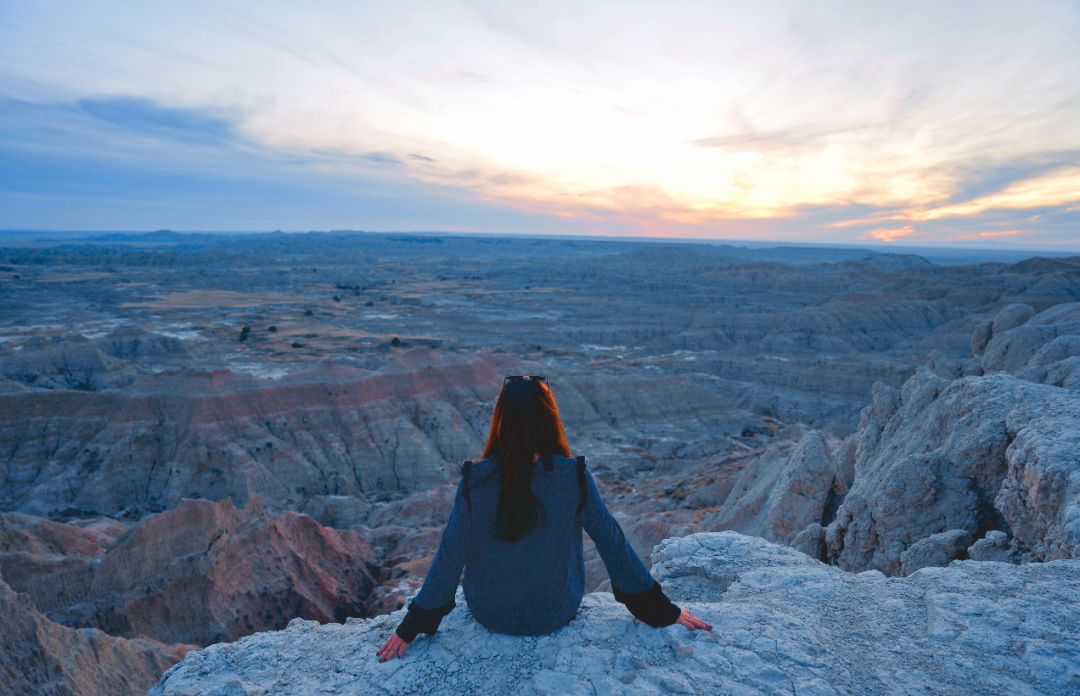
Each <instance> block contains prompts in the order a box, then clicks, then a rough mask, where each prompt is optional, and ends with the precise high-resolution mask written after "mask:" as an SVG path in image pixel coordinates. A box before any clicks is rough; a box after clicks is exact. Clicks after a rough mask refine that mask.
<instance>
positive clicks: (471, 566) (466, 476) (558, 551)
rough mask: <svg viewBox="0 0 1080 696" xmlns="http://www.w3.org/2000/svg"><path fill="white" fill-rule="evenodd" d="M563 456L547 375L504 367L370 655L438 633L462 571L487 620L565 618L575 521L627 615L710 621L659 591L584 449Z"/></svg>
mask: <svg viewBox="0 0 1080 696" xmlns="http://www.w3.org/2000/svg"><path fill="white" fill-rule="evenodd" d="M543 453H549V454H546V455H545V456H541V454H543ZM559 453H564V454H565V455H569V454H570V453H571V450H570V446H569V443H568V442H567V440H566V432H565V429H564V427H563V424H562V420H561V418H560V417H559V411H558V405H557V404H556V402H555V397H554V395H553V393H552V392H551V390H550V389H549V388H548V386H547V383H546V378H545V377H544V376H542V375H509V376H507V377H506V378H505V379H504V381H503V388H502V390H501V391H500V392H499V396H498V399H497V400H496V403H495V411H494V413H493V414H492V418H491V429H490V432H489V434H488V440H487V444H486V445H485V447H484V453H483V456H484V459H480V460H477V461H470V460H466V461H465V462H464V463H463V465H462V469H461V477H460V479H459V481H458V486H457V491H456V492H455V494H454V504H453V507H452V509H451V511H450V520H449V521H448V522H447V524H446V529H445V530H444V532H443V538H442V542H441V543H440V544H439V550H438V551H437V552H436V554H435V558H434V559H433V560H432V563H431V568H430V569H429V570H428V574H427V577H426V578H425V579H424V584H423V586H422V587H421V588H420V591H419V592H418V593H417V594H416V595H415V597H413V599H412V601H411V602H410V603H409V610H408V612H407V613H406V615H405V618H404V619H403V620H402V622H401V623H400V624H399V625H398V627H397V629H395V632H394V635H392V636H391V637H390V638H389V639H387V642H386V643H385V644H384V645H383V646H382V648H380V649H379V651H378V652H377V653H376V654H378V655H379V656H380V659H384V660H385V659H389V658H390V657H393V656H395V655H402V654H404V651H405V646H407V645H408V644H409V643H411V642H412V640H413V639H414V638H415V637H416V635H417V634H418V633H426V634H428V635H435V632H436V631H437V630H438V628H439V624H440V623H441V622H442V619H443V617H444V616H446V615H447V614H448V613H450V612H451V611H452V610H453V609H454V607H455V606H456V603H455V595H456V593H457V587H458V583H459V582H460V581H461V575H462V572H463V571H464V574H465V580H464V590H465V600H466V602H467V603H468V605H469V609H470V610H471V612H472V614H473V617H474V618H475V619H476V620H477V621H478V622H479V623H480V624H481V625H483V626H485V627H487V628H488V629H490V630H492V631H496V632H499V633H507V634H510V635H539V634H543V633H549V632H551V631H553V630H555V629H558V628H559V627H561V626H564V625H566V624H567V623H569V622H570V621H571V620H572V619H573V618H574V616H575V614H576V613H577V609H578V607H579V606H580V604H581V598H582V596H583V594H584V590H585V586H584V585H585V563H584V559H583V558H582V536H581V535H582V531H583V530H584V531H585V532H587V533H588V535H589V537H590V538H591V539H592V540H593V542H595V543H596V548H597V551H598V552H599V553H600V557H601V558H602V559H603V561H604V565H605V567H606V568H607V571H608V574H609V575H610V577H611V587H612V594H614V595H615V599H616V600H617V601H619V602H622V603H623V604H625V605H626V607H627V609H629V610H630V613H631V614H633V615H634V616H635V617H637V618H638V619H640V620H641V621H644V622H645V623H647V624H648V625H650V626H653V627H657V628H658V627H662V626H669V625H671V624H673V623H675V622H676V621H678V622H679V623H681V624H683V625H684V626H686V627H687V628H688V629H690V630H694V629H696V628H705V629H706V630H709V629H710V628H711V627H709V625H708V624H707V623H705V622H704V621H701V620H700V619H698V618H697V617H695V616H693V615H692V614H690V612H687V611H683V610H681V609H680V608H679V607H678V606H676V605H675V604H673V603H672V602H671V601H670V600H669V599H668V598H667V596H666V595H664V592H663V590H662V589H661V588H660V583H658V582H657V581H656V580H655V579H653V577H652V575H650V574H649V570H648V568H646V567H645V564H644V563H642V561H641V558H640V557H639V556H638V555H637V553H635V552H634V549H633V548H632V547H631V546H630V543H629V542H628V541H627V540H626V536H625V535H624V534H623V531H622V528H621V527H620V526H619V523H618V522H616V520H615V518H614V517H613V516H612V515H611V513H610V512H609V511H608V509H607V506H606V505H605V504H604V501H603V498H602V497H601V495H600V491H599V490H598V488H597V486H596V481H595V480H594V479H593V476H592V473H591V472H590V471H589V470H588V467H587V466H586V465H585V458H584V457H581V456H579V457H569V456H563V454H559ZM503 476H506V477H507V478H506V480H505V482H504V481H503Z"/></svg>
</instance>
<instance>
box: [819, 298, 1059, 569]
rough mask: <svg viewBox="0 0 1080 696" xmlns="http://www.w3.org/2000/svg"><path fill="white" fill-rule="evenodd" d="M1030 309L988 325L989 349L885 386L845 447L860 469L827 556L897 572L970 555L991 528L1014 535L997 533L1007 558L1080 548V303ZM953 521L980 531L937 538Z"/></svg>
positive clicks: (1003, 314)
mask: <svg viewBox="0 0 1080 696" xmlns="http://www.w3.org/2000/svg"><path fill="white" fill-rule="evenodd" d="M1029 310H1030V307H1027V306H1026V305H1009V306H1007V307H1005V308H1004V309H1002V310H1001V311H1000V312H999V313H998V314H997V316H996V317H995V318H994V319H993V320H992V321H991V322H989V323H988V324H981V325H980V327H979V328H977V329H976V332H975V335H974V336H973V337H972V344H973V347H974V348H975V349H976V355H977V356H979V357H977V358H976V359H972V360H969V361H961V362H959V363H957V362H950V361H945V360H940V359H938V356H932V357H931V360H930V361H928V362H927V364H925V365H922V366H920V367H919V368H918V370H917V371H916V373H915V374H914V375H913V376H912V377H911V378H909V379H908V380H907V381H906V382H905V383H904V384H903V386H902V387H901V388H900V389H899V390H895V389H891V388H889V387H887V386H886V385H884V384H882V383H877V384H875V385H874V390H873V400H872V402H871V403H870V404H869V405H867V406H866V407H865V408H864V409H863V411H862V414H861V419H860V423H859V428H858V430H857V431H856V432H855V433H853V434H852V435H851V436H849V438H847V439H845V441H844V443H843V444H842V445H841V446H840V447H838V448H837V453H838V454H839V453H844V452H849V451H851V448H852V447H854V462H853V466H852V470H853V471H854V481H853V483H852V484H851V487H850V490H849V491H848V493H847V495H846V496H845V497H844V499H843V503H842V504H841V505H840V506H839V509H838V510H837V514H836V519H835V520H833V521H832V522H831V523H829V524H828V525H827V527H826V529H825V534H824V536H825V545H826V554H825V557H826V558H828V559H829V560H831V561H832V562H835V563H836V564H837V565H839V566H840V567H841V568H844V569H846V570H852V571H861V570H867V569H878V570H881V571H883V572H885V573H887V574H890V575H894V574H898V573H902V572H905V570H907V571H910V570H913V569H915V568H917V567H920V566H921V565H924V564H925V563H926V562H930V561H931V559H936V562H939V563H945V562H948V560H949V559H950V558H955V557H957V556H962V555H963V553H962V551H963V549H962V548H961V547H960V546H958V544H961V543H963V544H964V545H970V544H971V543H972V542H977V541H978V540H979V539H981V538H982V537H983V536H984V535H985V534H986V533H988V532H990V531H1003V532H1005V533H1006V534H1007V536H1008V543H1004V545H1002V544H998V543H997V542H993V543H992V544H991V546H1001V547H1002V548H1006V549H1009V550H1008V551H1007V552H1006V553H1005V554H1004V555H1003V556H1001V554H999V556H1001V557H1003V558H1013V559H1016V560H1034V561H1045V560H1052V559H1056V558H1080V457H1078V456H1077V452H1080V389H1077V388H1076V387H1077V386H1080V358H1078V357H1077V356H1076V355H1075V354H1074V353H1075V352H1076V347H1077V343H1076V341H1077V339H1080V304H1078V303H1066V304H1062V305H1056V306H1053V307H1050V308H1048V309H1046V310H1044V311H1042V312H1039V313H1038V314H1033V313H1032V312H1031V311H1029ZM983 334H986V336H984V335H983ZM983 343H985V350H981V349H980V346H981V345H983ZM980 352H981V356H980V355H979V353H980ZM835 458H836V459H837V460H838V461H845V458H844V457H842V456H836V457H835ZM949 530H960V532H962V533H966V534H967V535H969V536H970V539H968V538H967V537H963V536H962V535H961V537H958V538H957V539H954V540H953V542H955V543H953V542H950V543H948V544H945V545H942V543H939V542H942V541H943V540H942V538H935V537H934V536H933V535H938V534H941V533H943V532H948V531H949ZM928 537H930V538H931V540H930V541H926V542H925V543H923V541H922V540H926V539H927V538H928ZM807 541H808V539H805V538H804V539H803V542H807ZM920 543H922V544H923V546H922V547H921V548H920V549H918V550H917V552H916V551H912V552H911V553H908V552H909V551H911V550H912V549H913V545H916V544H920ZM803 546H804V547H805V543H804V544H803ZM979 548H980V549H981V550H982V551H986V552H987V553H989V552H990V549H989V548H988V547H979ZM905 553H908V556H909V562H908V563H907V564H906V566H905V561H904V557H905Z"/></svg>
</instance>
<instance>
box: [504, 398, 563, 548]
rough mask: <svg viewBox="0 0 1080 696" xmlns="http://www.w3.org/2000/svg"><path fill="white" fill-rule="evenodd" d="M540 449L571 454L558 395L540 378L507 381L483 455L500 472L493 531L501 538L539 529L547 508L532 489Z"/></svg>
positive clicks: (546, 452) (543, 455) (509, 539)
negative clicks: (492, 461)
mask: <svg viewBox="0 0 1080 696" xmlns="http://www.w3.org/2000/svg"><path fill="white" fill-rule="evenodd" d="M536 452H539V453H540V460H538V461H542V460H544V459H546V458H547V457H550V456H551V455H553V454H560V455H562V456H564V457H569V456H570V445H569V444H567V442H566V431H565V430H564V429H563V423H562V418H560V417H559V407H558V405H557V404H556V403H555V395H554V394H552V393H551V389H550V388H548V386H547V384H546V383H544V382H542V381H539V380H532V379H529V380H517V381H511V382H507V383H505V384H503V388H502V391H500V392H499V398H498V399H497V400H496V401H495V412H494V413H492V414H491V429H490V431H489V432H488V439H487V444H486V445H485V446H484V454H483V458H484V459H488V458H494V459H495V461H496V463H497V469H496V470H497V471H498V472H499V504H498V508H497V509H496V513H495V522H494V523H493V524H492V527H491V534H492V536H493V537H494V538H496V539H498V540H500V541H505V542H508V543H513V542H515V541H517V540H519V539H521V538H523V537H526V536H528V535H529V534H530V533H531V532H532V530H533V529H535V528H536V523H537V520H538V518H539V515H540V513H541V512H542V510H541V508H542V507H543V505H542V504H541V503H540V500H539V499H538V498H537V497H536V496H535V495H533V492H532V490H531V483H532V472H533V467H534V466H535V464H536V462H534V461H533V454H534V453H536Z"/></svg>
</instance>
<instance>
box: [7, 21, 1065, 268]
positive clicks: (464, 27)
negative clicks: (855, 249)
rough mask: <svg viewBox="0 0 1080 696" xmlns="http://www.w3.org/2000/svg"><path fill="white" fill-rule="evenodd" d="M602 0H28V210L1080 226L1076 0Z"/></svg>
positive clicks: (19, 200)
mask: <svg viewBox="0 0 1080 696" xmlns="http://www.w3.org/2000/svg"><path fill="white" fill-rule="evenodd" d="M588 7H589V9H588V10H587V11H584V10H582V9H581V7H580V6H579V5H577V4H571V3H566V4H559V3H556V4H545V5H543V7H542V9H541V8H540V7H539V6H536V7H533V8H531V9H528V10H526V9H523V8H522V6H520V5H518V4H512V5H506V4H500V3H491V4H483V3H480V4H475V3H450V4H447V3H430V4H425V3H409V2H407V3H387V4H379V3H345V2H343V3H318V4H317V5H315V4H312V5H305V6H303V9H301V8H300V6H296V7H294V8H293V9H281V8H280V7H279V8H275V10H274V11H264V9H263V6H262V5H256V4H246V3H185V4H183V5H180V4H174V5H172V6H171V7H166V6H165V5H164V4H160V3H142V4H140V3H122V2H105V3H93V4H83V3H72V4H70V5H68V6H64V4H63V3H59V4H57V3H52V4H45V3H10V2H8V3H0V8H2V9H0V124H2V126H3V127H2V128H0V130H2V131H3V133H4V134H3V135H0V147H2V149H3V152H4V156H5V159H6V160H8V163H6V164H4V165H3V169H2V171H0V176H2V180H3V181H4V182H5V184H6V185H5V186H4V188H3V189H2V190H0V202H2V204H3V209H4V218H3V219H0V227H5V228H15V227H55V228H65V227H82V228H154V227H162V226H173V227H175V228H178V229H184V228H188V229H199V228H202V229H208V228H209V229H259V228H275V227H277V228H299V229H316V228H334V227H348V228H356V229H379V228H383V229H410V228H411V229H416V228H428V229H448V230H450V229H461V230H476V231H489V230H503V231H526V232H529V231H531V232H537V231H542V232H550V233H559V232H566V233H574V234H582V233H586V234H660V235H681V236H695V237H744V238H760V239H797V240H802V241H832V242H835V241H854V240H871V241H874V240H876V241H884V242H894V241H899V240H905V241H911V242H915V241H918V242H919V243H949V242H953V241H960V240H979V241H981V242H985V241H987V240H990V241H997V242H1000V243H1009V244H1013V245H1021V244H1022V243H1030V244H1034V245H1038V244H1046V245H1056V246H1061V245H1070V244H1074V245H1075V246H1076V247H1077V248H1078V249H1080V227H1078V224H1077V223H1078V222H1080V213H1078V212H1077V210H1078V206H1080V80H1077V75H1080V48H1078V47H1080V11H1078V9H1077V6H1076V5H1075V4H1074V3H1069V2H1036V3H1028V4H1024V5H1023V6H1022V7H1021V6H1019V5H1013V4H999V3H992V4H987V3H971V4H968V3H904V4H902V5H897V4H895V3H869V4H868V3H825V4H819V3H814V4H813V5H812V6H811V5H810V4H805V3H795V2H792V3H769V4H767V6H766V5H765V4H757V5H752V6H747V5H745V4H726V3H714V2H702V3H675V4H671V3H630V4H626V3H590V4H588ZM95 170H97V171H99V173H98V174H95V175H93V176H91V175H90V174H89V173H88V172H91V171H95ZM102 171H103V172H106V174H105V175H102V174H101V173H100V172H102ZM80 172H83V173H86V176H85V177H83V176H80ZM147 172H149V173H151V174H152V176H150V177H149V179H148V178H147V177H145V176H142V174H143V173H147ZM103 176H104V178H102V177H103ZM170 176H182V177H184V178H185V179H186V178H188V177H190V178H192V179H193V180H196V181H198V182H199V183H198V184H193V185H192V188H194V189H198V191H199V192H198V193H192V192H190V191H189V193H188V194H187V195H186V196H177V194H176V193H175V190H174V189H170V188H169V187H168V186H166V185H165V184H161V185H160V186H156V187H155V186H150V185H149V184H148V183H145V182H147V181H150V180H153V179H154V178H155V177H160V178H162V179H168V178H169V177H170ZM110 177H111V178H112V179H115V180H116V181H115V183H112V184H109V183H108V182H109V181H110V180H111V179H110ZM133 178H134V179H136V180H138V181H139V184H138V185H137V186H135V187H134V188H132V187H127V188H125V186H124V184H123V182H125V181H128V180H130V179H133ZM84 179H89V180H84ZM208 182H218V184H219V186H218V188H216V189H215V188H213V187H212V186H211V185H210V183H208ZM204 184H205V186H204ZM204 188H205V189H206V190H205V191H204V190H203V189H204ZM272 192H277V193H272ZM259 202H263V204H262V205H259V204H258V203H259ZM58 207H62V208H64V209H65V210H67V211H68V212H65V213H64V214H58V213H57V212H56V209H57V208H58ZM79 211H81V213H82V220H83V222H82V223H81V224H76V222H75V221H76V220H77V219H79V218H78V217H77V213H78V212H79ZM1033 215H1036V217H1032V216H1033ZM440 220H441V222H440Z"/></svg>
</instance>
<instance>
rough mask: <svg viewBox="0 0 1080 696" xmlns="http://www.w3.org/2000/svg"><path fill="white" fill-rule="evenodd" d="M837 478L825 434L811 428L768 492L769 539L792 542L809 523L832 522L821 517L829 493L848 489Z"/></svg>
mask: <svg viewBox="0 0 1080 696" xmlns="http://www.w3.org/2000/svg"><path fill="white" fill-rule="evenodd" d="M836 479H837V473H836V465H835V464H834V463H833V460H832V455H831V453H830V452H829V447H828V445H827V444H826V442H825V435H824V434H823V433H822V432H821V431H819V430H811V431H810V432H808V433H806V434H805V435H804V436H803V437H802V439H801V440H799V443H798V444H797V445H795V448H794V449H793V450H792V451H791V454H790V455H789V456H788V461H787V466H785V467H784V473H782V474H781V475H780V480H779V481H777V483H776V486H774V487H773V489H772V492H770V493H769V500H768V502H767V503H766V513H765V525H766V531H767V533H768V534H767V535H768V538H769V539H772V540H773V541H782V542H784V543H791V542H792V541H793V540H794V539H795V537H796V536H797V535H798V534H799V532H801V531H802V530H803V529H805V528H806V527H807V525H810V524H813V523H815V522H816V523H818V524H822V523H823V522H825V523H827V522H830V521H831V520H823V517H822V515H823V513H824V511H825V508H826V506H827V504H828V502H829V498H830V496H832V495H842V494H843V493H846V492H847V489H846V488H845V487H843V484H839V486H838V485H837V481H836ZM837 488H839V489H840V490H836V489H837Z"/></svg>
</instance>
